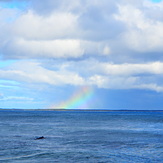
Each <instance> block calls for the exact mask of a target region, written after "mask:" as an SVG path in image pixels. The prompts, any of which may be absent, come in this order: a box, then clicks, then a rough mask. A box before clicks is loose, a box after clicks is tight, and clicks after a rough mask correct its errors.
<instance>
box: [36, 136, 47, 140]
mask: <svg viewBox="0 0 163 163" xmlns="http://www.w3.org/2000/svg"><path fill="white" fill-rule="evenodd" d="M38 139H45V137H44V136H41V137H38V138H36V139H35V140H38Z"/></svg>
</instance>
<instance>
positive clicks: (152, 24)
mask: <svg viewBox="0 0 163 163" xmlns="http://www.w3.org/2000/svg"><path fill="white" fill-rule="evenodd" d="M142 7H144V9H145V11H144V10H142V8H138V7H135V6H133V5H119V14H117V15H116V16H115V17H116V18H117V19H118V20H120V21H122V22H123V23H125V25H126V27H127V28H128V30H127V31H125V32H124V33H123V37H124V38H123V40H124V41H125V43H126V45H127V46H128V48H129V49H132V50H134V51H137V52H160V51H162V50H163V48H162V41H163V32H162V28H163V19H160V20H159V19H156V18H155V19H154V18H152V17H149V16H148V15H147V13H149V11H150V10H151V9H152V10H154V11H153V12H152V13H155V12H156V13H158V12H160V9H161V8H162V7H161V6H155V8H153V6H152V7H151V6H149V5H145V4H144V6H142ZM156 8H157V9H158V11H156Z"/></svg>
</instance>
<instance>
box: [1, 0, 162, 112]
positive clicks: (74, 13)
mask: <svg viewBox="0 0 163 163" xmlns="http://www.w3.org/2000/svg"><path fill="white" fill-rule="evenodd" d="M0 9H1V10H0V108H20V109H21V108H22V109H37V108H57V106H60V105H61V104H62V103H66V102H67V103H68V102H69V103H70V102H74V103H75V102H76V103H77V102H78V103H80V104H81V101H82V105H81V106H78V108H80V107H81V108H82V107H83V106H85V108H88V109H115V110H116V109H131V110H132V109H145V110H148V109H149V110H151V109H153V110H155V109H159V110H162V109H163V104H162V99H163V84H162V83H163V57H162V53H163V32H162V29H163V17H162V15H163V2H162V1H161V0H137V1H133V0H131V1H125V0H117V1H115V0H101V1H99V0H85V1H83V0H76V1H73V0H69V1H67V0H47V1H39V0H32V1H27V0H23V1H22V0H7V1H4V0H0ZM85 88H86V90H88V91H85V92H84V91H81V90H84V89H85ZM90 90H91V92H89V91H90ZM83 92H84V93H83ZM79 93H81V94H79ZM82 93H83V94H82ZM86 94H87V95H89V94H91V96H90V98H89V101H88V99H86V98H85V96H86ZM75 96H76V98H75ZM73 98H74V99H73ZM82 98H83V99H82ZM79 101H80V102H79ZM67 105H68V104H67Z"/></svg>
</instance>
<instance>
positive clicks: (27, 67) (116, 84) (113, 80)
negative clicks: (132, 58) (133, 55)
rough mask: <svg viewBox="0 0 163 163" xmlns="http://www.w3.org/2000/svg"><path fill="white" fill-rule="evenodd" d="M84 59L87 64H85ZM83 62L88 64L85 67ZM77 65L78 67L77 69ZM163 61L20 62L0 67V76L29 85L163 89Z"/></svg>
mask: <svg viewBox="0 0 163 163" xmlns="http://www.w3.org/2000/svg"><path fill="white" fill-rule="evenodd" d="M84 62H85V63H84ZM82 65H84V66H85V67H82ZM76 66H78V68H77V69H75V68H76ZM162 70H163V63H162V62H153V63H147V64H128V63H125V64H113V63H109V62H99V61H97V60H96V61H95V60H87V61H78V62H76V61H71V62H69V61H67V62H62V63H60V62H59V63H57V61H56V64H55V66H49V64H47V65H46V64H44V62H42V63H41V62H40V63H39V62H38V61H19V62H16V63H13V65H12V66H10V67H7V68H4V69H3V70H0V79H5V80H12V81H16V82H19V83H24V84H25V83H26V84H28V85H35V86H36V88H37V85H38V84H40V85H42V84H46V85H49V86H64V85H69V86H70V85H72V86H84V85H90V86H91V85H94V86H95V87H98V88H107V89H151V90H155V91H162V87H163V85H162V75H163V71H162Z"/></svg>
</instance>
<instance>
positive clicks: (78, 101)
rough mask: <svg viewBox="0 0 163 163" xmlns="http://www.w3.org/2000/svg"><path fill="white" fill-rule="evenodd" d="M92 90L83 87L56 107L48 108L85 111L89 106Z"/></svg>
mask: <svg viewBox="0 0 163 163" xmlns="http://www.w3.org/2000/svg"><path fill="white" fill-rule="evenodd" d="M93 94H94V93H93V89H92V87H89V86H84V87H81V88H79V89H78V90H76V91H75V92H74V93H73V95H72V96H71V97H70V98H69V99H67V100H65V101H63V102H61V103H60V104H58V105H57V106H52V107H50V108H51V109H85V108H88V107H89V104H90V102H91V100H92V97H93Z"/></svg>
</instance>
